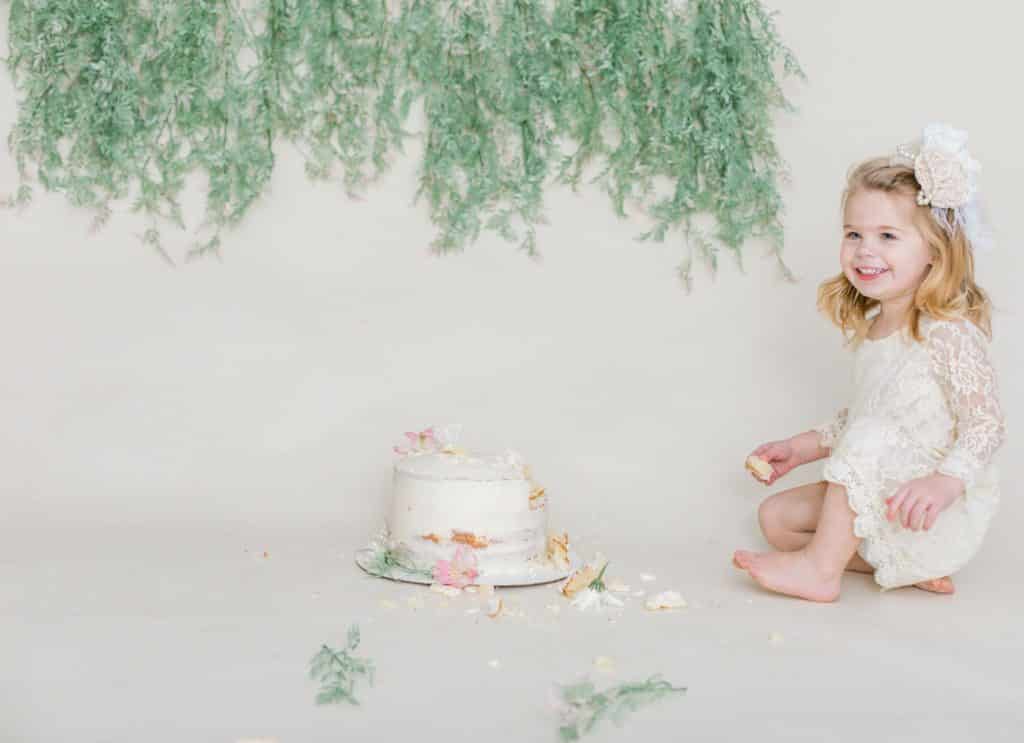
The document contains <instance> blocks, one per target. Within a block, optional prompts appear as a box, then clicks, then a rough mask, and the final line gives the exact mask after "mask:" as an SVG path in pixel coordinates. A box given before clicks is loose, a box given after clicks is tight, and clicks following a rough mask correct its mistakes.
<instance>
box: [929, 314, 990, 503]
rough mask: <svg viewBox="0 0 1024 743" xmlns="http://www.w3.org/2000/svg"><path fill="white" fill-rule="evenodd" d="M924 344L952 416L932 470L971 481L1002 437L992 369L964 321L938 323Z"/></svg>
mask: <svg viewBox="0 0 1024 743" xmlns="http://www.w3.org/2000/svg"><path fill="white" fill-rule="evenodd" d="M925 343H926V345H927V348H928V352H929V355H930V357H931V366H932V372H933V373H934V374H935V376H936V378H937V379H938V381H939V385H940V386H941V387H942V389H943V391H944V392H945V393H946V399H947V401H948V402H949V405H950V408H951V410H952V411H953V415H954V416H955V418H956V440H955V441H954V443H953V447H952V449H950V451H949V453H948V454H947V456H946V458H945V459H944V460H943V461H942V462H941V463H940V464H939V467H938V472H940V473H942V474H944V475H952V476H953V477H959V478H960V479H961V480H963V482H964V485H965V487H970V486H971V485H973V484H974V482H975V480H976V478H977V477H978V475H979V474H981V472H982V471H983V470H984V469H985V467H987V466H988V464H989V462H990V461H991V459H992V456H993V455H994V454H995V452H996V450H997V449H998V448H999V447H1000V446H1002V444H1003V441H1004V439H1005V438H1006V425H1005V422H1004V420H1003V412H1002V409H1001V408H1000V406H999V397H998V390H997V387H996V376H995V370H994V369H993V368H992V364H991V362H990V361H989V358H988V352H987V349H986V344H985V339H984V337H983V336H982V334H981V331H980V330H978V329H977V328H976V327H975V326H974V325H973V324H971V323H970V322H966V321H965V322H961V323H953V322H938V323H935V324H934V325H932V327H930V328H929V329H928V332H927V334H926V336H925Z"/></svg>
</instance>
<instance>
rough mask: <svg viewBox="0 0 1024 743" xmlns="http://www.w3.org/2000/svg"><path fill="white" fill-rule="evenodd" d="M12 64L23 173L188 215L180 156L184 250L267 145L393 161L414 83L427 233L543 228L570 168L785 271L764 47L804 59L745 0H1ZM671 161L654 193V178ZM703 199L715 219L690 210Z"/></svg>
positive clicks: (234, 195) (793, 69) (154, 215)
mask: <svg viewBox="0 0 1024 743" xmlns="http://www.w3.org/2000/svg"><path fill="white" fill-rule="evenodd" d="M10 5H11V7H10V22H9V37H8V44H9V56H8V58H7V63H8V67H9V69H10V72H11V74H12V76H13V77H14V80H15V84H16V85H17V87H18V90H19V91H20V94H21V98H20V101H19V110H18V117H17V120H16V122H15V125H14V127H13V129H12V131H11V133H10V137H9V140H8V141H9V144H10V147H11V150H12V152H13V153H14V156H15V158H16V162H17V166H18V169H19V172H20V174H21V177H22V181H21V185H20V187H19V189H18V191H17V193H16V194H15V195H13V196H12V197H11V198H10V199H9V200H8V203H9V204H10V205H12V206H13V205H24V204H27V203H28V202H29V200H30V199H31V197H32V182H33V181H38V183H40V184H41V185H42V186H43V188H45V189H46V190H48V191H56V192H60V193H64V194H66V196H67V198H68V199H69V200H70V201H71V202H72V203H73V204H75V205H77V206H82V207H85V208H89V209H92V210H93V211H94V212H95V214H96V224H97V226H99V225H102V224H104V223H105V222H106V221H107V220H108V219H109V218H110V216H111V214H112V202H115V201H117V200H120V199H125V198H130V199H131V200H132V208H133V209H134V210H136V211H139V212H142V213H144V214H145V215H147V216H148V218H149V220H148V221H149V225H150V226H149V228H148V229H147V230H146V232H145V233H144V235H143V241H144V242H145V243H146V244H148V245H151V246H153V247H154V248H156V249H157V250H159V251H160V252H161V253H162V254H163V255H164V256H165V257H166V258H167V259H168V260H170V255H169V253H168V252H167V250H166V249H165V248H164V247H163V241H162V232H161V226H162V225H163V224H166V223H168V222H169V223H171V224H174V225H177V226H179V227H181V228H184V227H185V224H184V219H183V215H182V210H181V205H180V196H181V192H182V189H183V187H184V182H185V177H186V176H187V175H189V174H191V173H193V172H198V173H201V174H203V175H204V176H205V180H206V182H207V193H206V213H205V217H204V221H203V224H202V225H201V231H200V233H199V234H203V235H204V236H203V237H201V238H199V239H198V240H197V242H196V243H195V245H194V246H193V248H192V250H191V251H190V255H201V254H205V253H214V252H217V251H218V250H219V248H220V246H221V244H222V240H223V237H222V235H223V233H224V231H225V230H226V229H229V228H230V227H232V226H234V225H236V224H237V223H238V222H239V221H240V220H241V219H242V218H243V217H244V216H245V215H246V214H247V213H249V211H250V210H251V208H252V206H253V204H254V203H255V202H256V201H257V200H258V199H259V198H260V197H261V196H262V195H263V194H264V193H265V191H266V188H267V184H268V182H269V180H270V176H271V173H272V171H273V167H274V162H275V147H276V146H278V143H279V142H280V141H286V142H288V143H290V144H291V145H292V146H294V147H296V148H297V149H298V150H299V151H300V152H301V153H302V157H303V158H304V160H305V163H306V172H307V174H308V175H309V177H310V178H312V179H314V180H335V181H337V182H339V183H340V184H341V185H342V186H343V187H344V189H345V190H346V192H347V193H349V194H350V195H355V194H358V193H359V192H361V191H363V190H364V189H366V188H367V187H368V186H369V185H370V184H371V183H372V182H373V180H374V179H376V178H377V177H378V176H379V175H380V174H381V173H383V172H384V171H386V170H387V168H388V166H389V163H390V162H391V161H392V160H393V158H394V157H395V156H396V154H397V153H400V152H402V151H403V146H404V141H405V140H406V139H408V138H409V137H412V136H418V135H416V134H414V133H412V132H410V131H407V130H406V128H405V126H406V121H407V119H408V118H409V113H410V110H411V108H412V106H413V104H414V103H416V102H417V101H422V106H423V113H424V121H425V130H424V131H423V132H422V136H423V159H422V162H421V164H420V171H419V185H418V190H417V193H416V197H417V199H419V198H425V199H426V201H427V205H428V208H429V213H430V217H431V219H432V221H433V222H434V223H435V225H436V226H437V228H438V232H437V234H436V236H435V237H434V239H433V241H432V243H431V245H432V247H433V249H434V250H435V251H437V252H439V253H446V252H451V251H458V250H462V249H463V248H464V247H465V246H466V245H467V244H469V243H471V242H473V241H475V240H476V239H478V237H479V236H480V234H481V232H482V231H484V230H490V231H494V232H496V233H498V234H500V235H502V236H503V237H504V238H505V239H507V240H510V241H513V242H516V243H518V245H519V246H520V247H521V248H522V249H523V250H524V251H525V252H526V253H527V254H530V255H536V254H537V253H538V251H539V246H538V245H537V237H536V230H535V228H536V225H537V224H540V223H543V222H544V221H546V217H545V213H544V203H543V196H544V191H545V188H547V186H548V185H549V184H552V183H563V184H569V185H571V186H572V187H573V188H574V189H575V188H578V187H579V185H580V183H581V182H583V181H584V179H585V176H586V173H587V172H588V171H590V170H596V171H597V172H596V175H595V176H593V177H592V178H590V182H596V183H599V184H600V185H601V187H602V188H603V189H604V191H605V192H607V194H608V196H609V198H610V200H611V205H612V208H613V209H614V211H615V213H616V214H619V215H625V214H626V204H627V202H630V203H635V204H636V205H637V207H638V208H641V209H643V210H645V211H646V212H647V213H648V215H649V217H650V218H651V219H652V220H653V223H654V226H653V228H652V229H650V230H648V231H647V232H645V233H643V234H641V235H639V236H638V239H640V240H651V239H653V240H657V241H661V240H664V239H665V237H666V235H667V233H668V232H669V231H670V230H674V229H679V230H680V231H681V232H682V234H683V236H684V238H685V240H686V242H687V244H688V246H689V248H688V253H687V257H686V258H685V259H684V261H683V264H682V266H681V275H682V278H683V279H684V281H685V282H686V284H687V286H689V285H690V283H691V281H692V267H693V258H694V256H695V255H696V256H699V257H700V258H702V259H703V260H704V261H705V262H706V263H707V264H708V265H709V266H710V267H711V269H712V270H714V269H715V268H716V266H717V261H718V252H719V250H720V249H721V248H722V247H724V248H727V249H728V250H730V251H731V252H733V253H734V255H735V256H736V258H737V260H739V259H740V258H741V257H742V245H743V244H744V243H745V242H746V241H747V240H749V239H751V238H762V239H765V240H767V242H768V244H769V245H770V246H771V249H772V250H773V252H774V253H775V255H776V256H777V258H778V264H779V266H780V267H781V269H782V272H783V274H784V275H785V276H787V277H788V276H789V272H788V270H787V269H786V268H785V264H784V263H783V261H782V258H781V251H782V246H783V228H782V221H781V214H782V200H781V198H780V195H779V190H778V186H779V182H780V181H781V180H782V178H783V177H784V166H783V163H782V161H781V159H780V157H779V153H778V151H777V149H776V147H775V144H774V141H773V137H772V125H771V121H772V119H771V117H772V112H773V110H774V109H776V108H782V109H785V110H792V108H791V106H790V105H789V103H788V102H787V101H786V99H785V97H784V95H783V93H782V90H781V87H780V84H779V79H778V78H779V75H778V74H777V68H779V70H780V71H781V74H782V75H783V76H785V75H797V76H802V72H801V70H800V67H799V65H798V64H797V62H796V60H795V59H794V57H793V55H792V54H791V53H790V52H789V50H788V49H786V48H785V47H784V46H783V44H782V43H781V41H780V39H779V36H778V33H777V32H776V29H775V27H774V23H773V17H772V16H771V15H770V14H768V13H767V12H766V11H765V10H764V9H763V7H762V6H761V4H760V2H758V0H689V2H686V3H682V2H678V0H401V1H399V0H250V1H249V2H248V3H243V1H242V0H149V1H148V2H141V0H103V1H102V2H97V1H96V0H49V2H45V3H43V2H38V0H11V4H10ZM659 185H664V186H665V190H667V191H668V192H670V194H669V195H664V194H663V195H658V194H657V189H658V187H659ZM702 214H706V215H710V216H711V217H713V221H714V223H715V225H716V226H715V228H714V229H713V231H712V232H711V233H707V232H706V231H702V230H699V229H698V228H697V226H696V223H695V219H696V218H697V217H698V215H702Z"/></svg>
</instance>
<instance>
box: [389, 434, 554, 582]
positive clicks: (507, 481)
mask: <svg viewBox="0 0 1024 743" xmlns="http://www.w3.org/2000/svg"><path fill="white" fill-rule="evenodd" d="M545 506H546V502H545V494H544V489H543V488H541V487H539V486H537V485H536V484H535V483H534V482H533V481H532V480H531V479H530V477H529V472H528V470H527V468H526V467H525V466H524V465H523V464H522V463H521V462H520V461H519V460H518V457H516V456H515V455H514V454H511V453H509V454H505V455H493V456H488V455H480V454H470V453H468V452H464V451H462V450H458V449H449V450H445V451H437V452H427V453H414V454H409V455H407V456H405V457H403V458H402V459H400V460H399V461H397V462H396V463H395V467H394V488H393V492H392V501H391V507H390V509H389V511H388V516H387V527H388V533H389V535H390V537H391V539H392V540H393V542H395V544H396V545H398V546H401V547H404V548H405V550H406V551H407V554H409V556H410V557H412V558H413V560H414V561H415V562H416V563H418V564H426V565H433V564H435V563H436V562H437V560H450V559H451V558H452V556H453V555H454V553H455V550H456V549H457V548H458V546H459V545H465V546H466V547H468V548H471V549H472V550H474V552H475V554H476V559H477V563H478V567H479V570H480V574H481V575H483V576H492V577H494V576H497V575H499V574H508V573H512V572H522V571H523V570H524V566H526V565H527V563H528V561H530V560H534V559H535V558H546V555H547V509H546V508H545Z"/></svg>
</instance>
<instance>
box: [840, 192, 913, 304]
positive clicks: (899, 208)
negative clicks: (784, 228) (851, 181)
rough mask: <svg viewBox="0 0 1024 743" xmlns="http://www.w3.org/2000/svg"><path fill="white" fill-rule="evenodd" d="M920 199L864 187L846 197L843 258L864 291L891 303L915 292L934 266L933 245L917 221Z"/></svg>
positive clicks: (849, 276) (851, 277)
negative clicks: (927, 239)
mask: <svg viewBox="0 0 1024 743" xmlns="http://www.w3.org/2000/svg"><path fill="white" fill-rule="evenodd" d="M916 209H917V205H916V204H915V203H914V200H913V199H912V198H911V197H909V196H906V195H904V194H898V193H886V192H885V191H877V190H867V189H860V190H858V191H855V192H854V193H852V194H851V195H850V196H849V198H848V199H847V200H846V208H845V209H844V210H843V241H842V244H841V246H840V249H839V262H840V264H841V265H842V268H843V274H844V275H845V276H846V278H847V279H849V280H850V283H852V284H853V285H854V286H855V287H856V288H857V291H859V292H860V293H861V294H864V295H865V296H868V297H870V298H872V299H876V300H878V301H879V302H882V303H886V302H890V301H892V300H900V299H904V298H910V297H913V295H914V292H915V291H916V290H917V287H918V286H920V284H921V282H922V281H923V280H924V277H925V276H926V275H927V274H928V271H929V269H930V267H931V260H932V256H931V250H930V249H929V248H928V244H927V243H926V242H925V239H924V236H923V235H922V234H921V232H920V231H919V230H918V229H917V227H916V226H915V225H914V211H915V210H916Z"/></svg>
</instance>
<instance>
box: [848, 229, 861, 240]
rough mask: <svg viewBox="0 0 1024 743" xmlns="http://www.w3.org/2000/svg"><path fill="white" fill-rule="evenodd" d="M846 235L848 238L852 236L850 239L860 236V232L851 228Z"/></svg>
mask: <svg viewBox="0 0 1024 743" xmlns="http://www.w3.org/2000/svg"><path fill="white" fill-rule="evenodd" d="M846 236H847V237H848V238H850V239H856V238H858V237H860V233H859V232H854V231H853V230H851V231H849V232H847V233H846Z"/></svg>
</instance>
